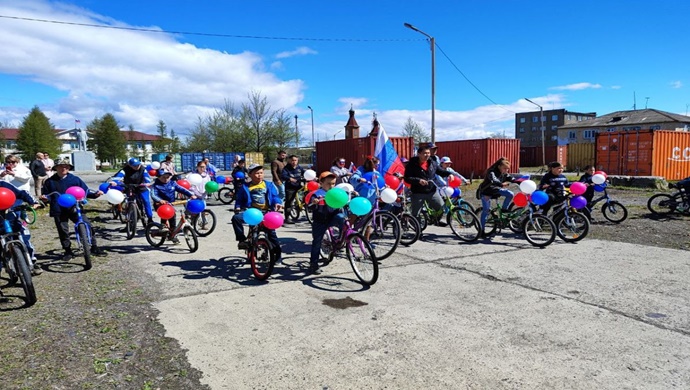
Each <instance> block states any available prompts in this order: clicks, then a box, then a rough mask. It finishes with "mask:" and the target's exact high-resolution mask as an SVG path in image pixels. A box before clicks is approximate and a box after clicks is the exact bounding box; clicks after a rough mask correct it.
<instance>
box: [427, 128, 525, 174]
mask: <svg viewBox="0 0 690 390" xmlns="http://www.w3.org/2000/svg"><path fill="white" fill-rule="evenodd" d="M436 145H437V146H438V156H440V157H443V156H448V157H450V160H451V161H453V169H454V170H456V171H458V172H459V173H460V174H461V175H463V176H465V177H466V178H468V179H470V178H473V177H474V178H476V177H484V173H485V172H486V169H487V168H489V166H491V164H493V163H494V162H495V161H496V160H498V159H499V158H500V157H505V158H507V159H508V160H509V161H510V162H511V165H512V166H513V167H516V168H517V167H519V166H520V140H518V139H499V138H488V139H475V140H458V141H443V142H436Z"/></svg>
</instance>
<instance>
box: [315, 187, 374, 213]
mask: <svg viewBox="0 0 690 390" xmlns="http://www.w3.org/2000/svg"><path fill="white" fill-rule="evenodd" d="M329 192H330V191H329ZM326 196H328V194H326ZM326 202H328V199H326ZM350 211H352V214H354V215H359V216H362V215H366V214H367V213H369V212H370V211H371V202H370V201H369V199H367V198H365V197H363V196H357V197H355V198H352V200H351V201H350Z"/></svg>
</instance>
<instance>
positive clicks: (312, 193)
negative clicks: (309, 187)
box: [304, 189, 326, 204]
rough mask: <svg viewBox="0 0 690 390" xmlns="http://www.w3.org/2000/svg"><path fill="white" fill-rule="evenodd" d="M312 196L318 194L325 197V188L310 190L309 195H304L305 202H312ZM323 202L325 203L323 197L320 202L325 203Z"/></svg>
mask: <svg viewBox="0 0 690 390" xmlns="http://www.w3.org/2000/svg"><path fill="white" fill-rule="evenodd" d="M312 196H316V197H321V198H323V197H325V196H326V191H324V190H322V189H318V190H316V191H312V192H309V193H307V195H305V197H304V202H305V203H310V202H311V197H312ZM323 203H324V200H323V199H322V200H321V201H320V202H319V204H323Z"/></svg>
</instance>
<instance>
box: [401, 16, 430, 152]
mask: <svg viewBox="0 0 690 390" xmlns="http://www.w3.org/2000/svg"><path fill="white" fill-rule="evenodd" d="M403 26H405V27H407V28H409V29H410V30H414V31H416V32H418V33H420V34H422V35H424V36H425V37H427V38H429V42H430V43H431V142H432V143H434V142H436V109H435V108H436V73H435V69H436V39H435V38H434V37H432V36H431V35H429V34H427V33H425V32H424V31H422V30H420V29H418V28H417V27H415V26H413V25H411V24H409V23H404V24H403Z"/></svg>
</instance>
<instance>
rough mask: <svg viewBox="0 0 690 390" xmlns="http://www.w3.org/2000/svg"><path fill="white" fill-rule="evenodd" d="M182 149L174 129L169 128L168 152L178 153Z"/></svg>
mask: <svg viewBox="0 0 690 390" xmlns="http://www.w3.org/2000/svg"><path fill="white" fill-rule="evenodd" d="M180 151H182V142H181V141H180V138H179V137H178V136H177V135H176V134H175V129H170V153H180Z"/></svg>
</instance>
